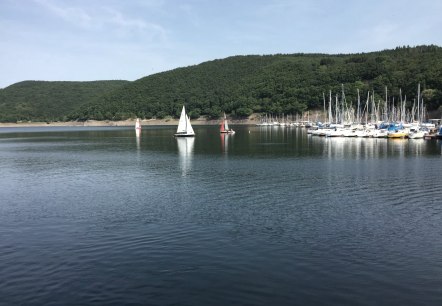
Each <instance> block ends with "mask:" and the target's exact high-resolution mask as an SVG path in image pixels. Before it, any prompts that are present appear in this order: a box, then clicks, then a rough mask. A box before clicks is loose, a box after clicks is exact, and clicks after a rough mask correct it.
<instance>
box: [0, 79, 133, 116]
mask: <svg viewBox="0 0 442 306" xmlns="http://www.w3.org/2000/svg"><path fill="white" fill-rule="evenodd" d="M126 83H128V82H127V81H93V82H44V81H24V82H20V83H16V84H13V85H11V86H9V87H6V88H4V89H0V122H16V121H29V120H32V121H55V120H66V119H67V118H66V116H67V115H68V114H69V113H71V112H73V111H74V110H76V109H78V108H79V107H81V106H82V105H84V104H90V103H93V101H94V100H95V99H97V98H99V97H101V96H103V95H104V94H105V93H109V92H112V91H114V90H115V89H117V88H119V87H121V86H122V85H124V84H126Z"/></svg>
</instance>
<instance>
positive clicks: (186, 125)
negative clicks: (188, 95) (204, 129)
mask: <svg viewBox="0 0 442 306" xmlns="http://www.w3.org/2000/svg"><path fill="white" fill-rule="evenodd" d="M175 136H195V132H194V131H193V128H192V125H191V124H190V119H189V117H188V116H187V114H186V109H185V108H184V105H183V110H182V111H181V116H180V121H179V123H178V128H177V130H176V134H175Z"/></svg>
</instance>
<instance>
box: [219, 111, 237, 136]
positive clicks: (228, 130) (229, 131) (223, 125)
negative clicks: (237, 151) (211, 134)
mask: <svg viewBox="0 0 442 306" xmlns="http://www.w3.org/2000/svg"><path fill="white" fill-rule="evenodd" d="M219 131H220V133H222V134H235V131H234V130H232V129H231V128H229V124H228V122H227V117H226V113H224V119H223V121H222V122H221V125H220V128H219Z"/></svg>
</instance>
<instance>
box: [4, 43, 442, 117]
mask: <svg viewBox="0 0 442 306" xmlns="http://www.w3.org/2000/svg"><path fill="white" fill-rule="evenodd" d="M50 83H53V82H49V84H50ZM87 83H88V82H84V84H87ZM419 83H420V84H421V90H422V97H423V99H424V102H425V104H426V106H427V109H428V110H429V111H430V112H431V111H433V114H438V116H440V106H441V105H442V48H441V47H438V46H418V47H407V46H405V47H398V48H396V49H394V50H384V51H379V52H371V53H360V54H337V55H327V54H277V55H263V56H259V55H250V56H233V57H229V58H226V59H221V60H214V61H210V62H205V63H202V64H199V65H195V66H190V67H184V68H178V69H174V70H171V71H167V72H162V73H158V74H154V75H150V76H147V77H144V78H141V79H139V80H136V81H134V82H127V83H117V84H114V85H116V86H109V88H107V89H104V88H102V89H103V90H101V91H100V92H99V91H98V90H97V91H95V92H94V91H91V92H89V93H90V94H91V95H90V96H89V97H85V96H86V95H87V93H86V92H84V91H83V93H82V97H83V98H84V99H83V98H82V102H81V103H80V102H79V101H77V100H78V99H80V98H79V97H78V96H71V95H75V94H77V95H78V93H76V91H75V90H73V89H72V87H68V86H67V85H69V82H66V83H65V85H66V88H65V89H66V91H64V89H63V86H62V84H63V82H61V83H60V85H61V86H60V87H59V88H58V90H59V91H58V92H55V93H49V92H47V95H46V97H45V98H44V99H43V100H39V101H40V102H39V105H38V106H37V105H34V103H36V101H37V100H26V101H25V100H24V99H20V97H23V94H20V93H21V90H20V89H19V88H17V90H16V91H15V94H10V93H8V94H6V92H8V91H9V90H10V89H11V87H14V86H18V85H19V84H15V85H12V86H10V87H7V88H5V89H3V90H1V91H0V120H6V119H8V120H13V119H14V118H15V119H17V120H23V119H31V120H35V119H40V118H45V119H46V120H52V119H59V120H66V119H67V120H87V119H96V120H105V119H106V120H121V119H127V118H134V117H140V118H164V117H166V116H173V117H177V116H179V113H180V111H181V107H182V105H183V104H184V105H186V108H187V110H188V111H189V113H190V116H191V117H192V118H196V117H199V116H207V117H208V118H217V117H219V116H220V115H221V114H222V112H226V113H228V114H230V115H232V116H236V117H244V116H248V115H250V114H252V113H272V114H283V113H284V114H296V113H302V112H304V111H306V110H311V109H322V107H323V94H324V93H325V95H326V96H328V95H329V92H330V91H331V92H332V94H333V96H335V95H336V94H341V91H342V85H343V88H344V90H345V96H346V101H347V103H353V104H354V103H356V100H357V98H356V95H357V89H359V90H360V92H361V95H362V96H364V95H365V96H366V95H367V92H368V91H370V92H371V93H373V92H374V95H375V99H376V100H384V99H385V88H387V89H388V96H389V98H388V99H389V101H390V99H391V101H392V100H393V99H395V101H399V97H398V96H399V91H400V90H401V92H402V95H403V96H406V97H407V101H408V104H409V105H411V104H412V103H413V99H415V98H416V96H417V88H418V84H419ZM20 84H22V83H20ZM32 98H33V99H34V96H33V97H32ZM25 102H26V103H25ZM30 105H33V106H34V107H30ZM68 106H69V107H68ZM23 107H27V108H28V110H29V111H28V112H23V109H22V108H23ZM45 108H47V109H48V110H49V111H45V110H44V109H45ZM34 110H35V112H33V111H34ZM56 110H57V111H59V112H57V111H56ZM3 112H4V113H5V114H3V115H1V114H2V113H3ZM438 112H439V113H438ZM22 114H26V115H27V116H28V117H24V116H23V115H22ZM14 116H16V117H14Z"/></svg>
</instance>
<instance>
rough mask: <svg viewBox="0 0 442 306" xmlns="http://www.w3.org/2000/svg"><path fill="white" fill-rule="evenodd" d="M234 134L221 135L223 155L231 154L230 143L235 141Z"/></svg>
mask: <svg viewBox="0 0 442 306" xmlns="http://www.w3.org/2000/svg"><path fill="white" fill-rule="evenodd" d="M234 136H235V135H234V134H225V133H221V134H220V139H221V152H222V153H223V154H227V153H228V152H229V142H232V141H233V137H234Z"/></svg>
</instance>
